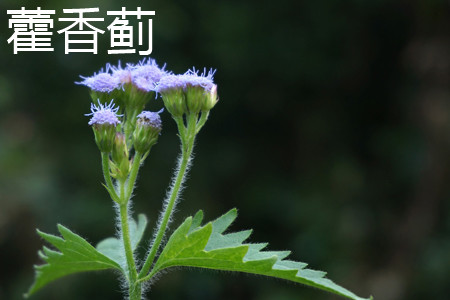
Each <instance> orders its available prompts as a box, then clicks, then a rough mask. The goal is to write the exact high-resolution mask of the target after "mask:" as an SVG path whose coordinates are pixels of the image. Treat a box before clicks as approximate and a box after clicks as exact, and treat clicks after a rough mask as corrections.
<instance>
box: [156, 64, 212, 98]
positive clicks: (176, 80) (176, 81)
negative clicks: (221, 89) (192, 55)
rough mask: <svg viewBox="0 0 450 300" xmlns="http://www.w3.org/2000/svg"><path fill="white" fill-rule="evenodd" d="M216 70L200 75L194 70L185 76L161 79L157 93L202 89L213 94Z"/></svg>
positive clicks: (169, 76) (170, 76)
mask: <svg viewBox="0 0 450 300" xmlns="http://www.w3.org/2000/svg"><path fill="white" fill-rule="evenodd" d="M215 72H216V71H215V70H212V69H211V70H209V72H208V73H206V70H204V71H203V73H201V74H200V75H198V70H195V69H192V70H188V71H187V72H186V73H184V74H180V75H167V76H164V77H162V78H161V80H160V81H159V82H158V84H157V86H156V91H157V92H158V93H164V92H165V91H167V90H171V89H182V90H186V89H187V88H188V87H202V88H203V89H204V90H205V92H211V90H212V89H213V87H214V86H215V84H214V80H213V79H214V73H215Z"/></svg>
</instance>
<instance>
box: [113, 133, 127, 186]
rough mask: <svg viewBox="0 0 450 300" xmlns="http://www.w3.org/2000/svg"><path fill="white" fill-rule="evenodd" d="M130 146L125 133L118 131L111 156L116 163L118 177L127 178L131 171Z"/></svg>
mask: <svg viewBox="0 0 450 300" xmlns="http://www.w3.org/2000/svg"><path fill="white" fill-rule="evenodd" d="M128 155H129V152H128V147H127V142H126V138H125V135H124V134H123V133H121V132H116V137H115V139H114V145H113V148H112V153H111V158H112V161H113V162H114V164H115V167H116V170H115V171H116V172H115V173H117V174H115V175H116V177H120V178H127V175H128V173H129V172H130V168H131V164H130V161H129V159H128Z"/></svg>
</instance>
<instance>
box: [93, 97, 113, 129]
mask: <svg viewBox="0 0 450 300" xmlns="http://www.w3.org/2000/svg"><path fill="white" fill-rule="evenodd" d="M118 110H119V108H118V107H114V102H113V100H111V102H110V103H109V104H107V105H106V104H105V105H103V104H101V103H100V101H98V106H97V105H95V104H94V103H91V113H90V114H86V116H92V118H91V120H90V121H89V123H88V124H89V125H103V124H110V125H114V126H116V125H117V124H119V123H120V121H119V118H118V117H120V116H121V115H118V114H117V111H118Z"/></svg>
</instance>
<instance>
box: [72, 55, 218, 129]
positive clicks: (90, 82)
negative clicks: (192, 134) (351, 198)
mask: <svg viewBox="0 0 450 300" xmlns="http://www.w3.org/2000/svg"><path fill="white" fill-rule="evenodd" d="M214 74H215V70H213V69H210V70H209V71H208V70H206V69H204V71H203V72H201V73H200V72H199V71H198V70H196V69H195V68H193V69H191V70H188V71H187V72H185V73H183V74H178V75H176V74H173V73H172V72H168V71H166V70H165V65H164V66H163V67H162V68H160V67H159V66H158V64H157V63H156V61H155V60H154V59H151V58H146V59H143V60H141V61H139V62H138V63H137V64H126V65H125V66H124V67H122V66H121V64H120V62H119V64H118V65H116V66H113V65H110V64H107V65H106V68H105V69H101V70H100V72H98V73H96V74H94V75H93V76H90V77H83V76H81V78H82V79H83V81H81V82H77V83H78V84H81V85H85V86H87V87H89V88H90V89H91V91H92V92H93V93H91V97H92V98H93V100H94V101H97V100H98V102H99V105H100V106H99V107H97V106H95V105H94V106H93V107H94V108H92V109H93V111H92V112H93V113H92V114H93V118H92V120H91V121H90V123H89V124H91V125H92V124H98V123H100V122H107V120H112V119H113V118H112V115H114V116H115V117H116V118H117V116H116V115H115V114H116V113H117V109H115V110H114V111H113V109H112V106H110V105H111V104H109V105H105V104H103V105H105V106H103V105H102V104H100V103H106V102H107V101H109V100H110V99H111V98H115V99H116V102H117V103H118V104H119V105H120V106H121V108H122V111H124V112H125V114H126V116H136V115H138V114H140V115H139V116H140V117H142V118H145V119H148V121H149V122H150V123H152V122H156V123H154V125H156V126H159V123H158V122H157V119H158V118H159V116H158V114H157V113H150V112H142V110H143V109H144V107H145V105H146V103H147V101H148V100H149V99H151V98H152V96H154V94H153V92H154V93H157V94H160V95H161V97H162V99H163V101H164V105H165V107H166V108H167V110H168V111H169V112H170V113H171V114H172V115H174V116H181V115H183V114H185V113H188V112H189V113H199V112H200V111H204V112H206V111H210V110H211V109H212V108H213V107H214V105H215V104H216V103H217V100H218V98H217V86H216V85H215V84H214ZM94 109H95V112H94ZM97 113H98V115H99V116H102V118H100V117H97ZM108 113H109V115H110V117H111V119H108V118H106V114H108ZM103 114H105V118H103ZM150 114H154V115H153V116H151V115H150ZM133 118H134V117H133ZM142 118H139V120H140V122H144V121H145V120H144V119H142ZM141 119H142V120H141ZM124 122H125V121H124ZM125 123H126V124H128V123H127V122H125Z"/></svg>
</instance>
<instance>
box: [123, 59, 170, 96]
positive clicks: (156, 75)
mask: <svg viewBox="0 0 450 300" xmlns="http://www.w3.org/2000/svg"><path fill="white" fill-rule="evenodd" d="M127 69H128V70H129V71H130V73H131V81H132V82H133V84H134V85H135V86H136V87H137V88H139V89H141V90H144V91H146V92H150V91H155V87H156V84H157V83H158V82H159V80H160V79H161V78H162V77H164V76H166V75H167V74H168V73H167V72H166V71H165V70H164V67H162V68H160V67H159V66H158V65H157V64H156V61H155V60H154V59H151V58H148V59H143V60H141V61H140V62H139V63H137V64H136V65H130V64H129V65H127Z"/></svg>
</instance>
